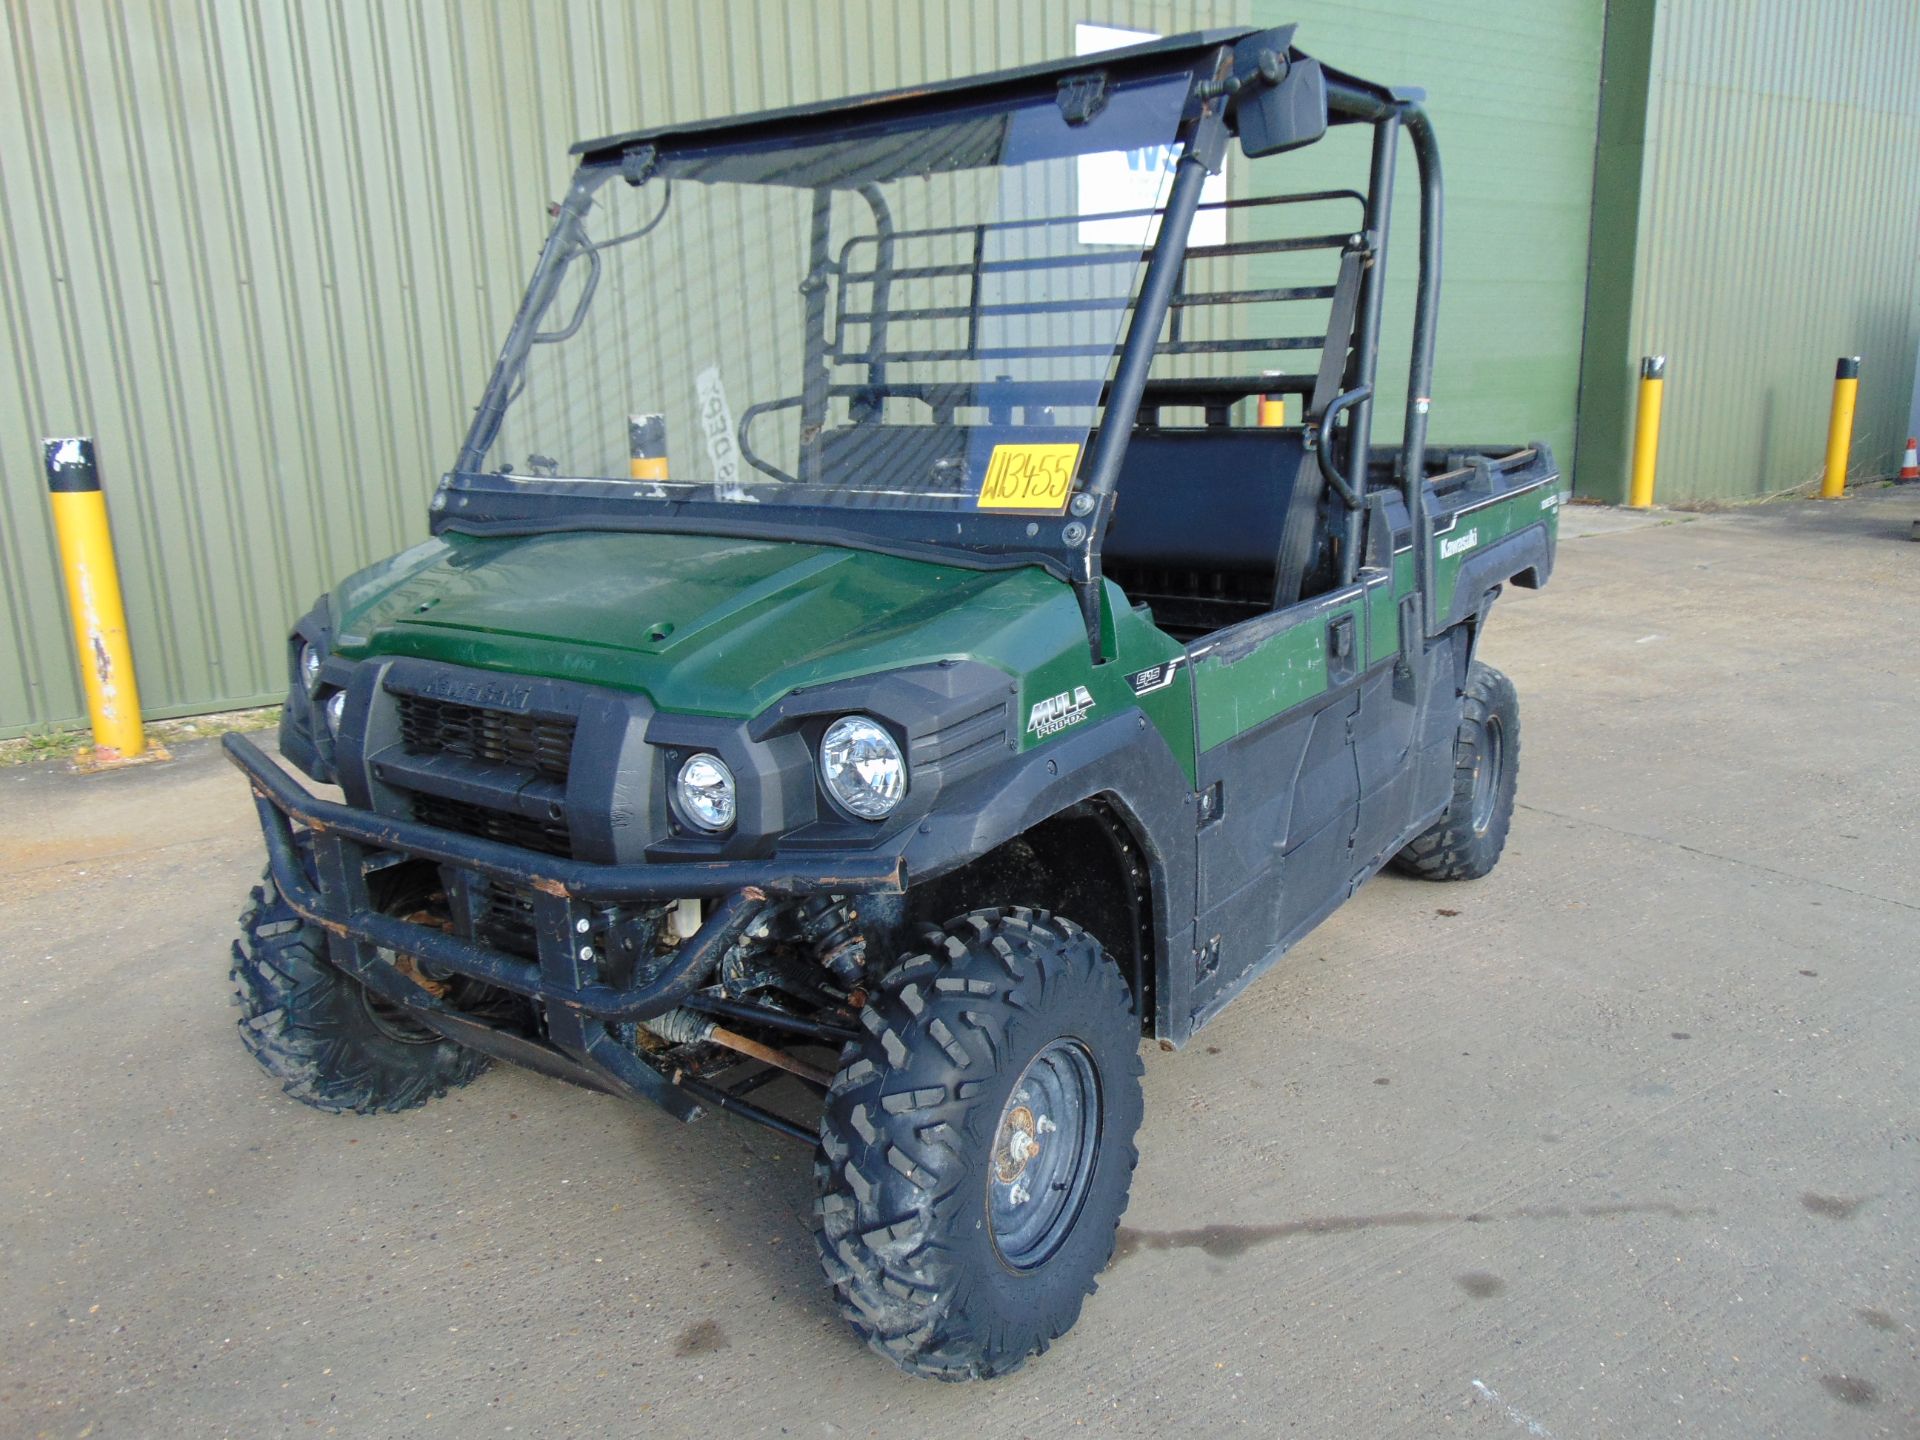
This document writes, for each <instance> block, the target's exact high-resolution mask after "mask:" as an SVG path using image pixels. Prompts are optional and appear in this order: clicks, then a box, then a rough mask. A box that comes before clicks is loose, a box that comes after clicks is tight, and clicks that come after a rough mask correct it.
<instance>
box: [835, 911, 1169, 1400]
mask: <svg viewBox="0 0 1920 1440" xmlns="http://www.w3.org/2000/svg"><path fill="white" fill-rule="evenodd" d="M861 1020H862V1023H863V1025H864V1028H865V1030H866V1033H865V1034H864V1035H862V1036H861V1037H860V1038H859V1039H858V1040H855V1041H852V1042H850V1043H849V1044H848V1046H847V1047H846V1049H845V1051H844V1052H843V1053H842V1055H841V1068H840V1072H839V1074H838V1075H837V1076H835V1078H834V1082H833V1087H832V1089H831V1091H830V1092H829V1093H828V1096H827V1104H826V1112H825V1114H824V1115H823V1116H822V1118H821V1127H820V1152H819V1158H818V1161H817V1163H816V1164H815V1167H814V1173H815V1179H816V1182H817V1189H818V1196H819V1199H818V1204H817V1206H816V1222H817V1230H818V1238H819V1242H820V1256H821V1262H822V1264H823V1266H824V1267H825V1269H826V1272H827V1278H828V1279H829V1280H830V1281H831V1282H832V1284H833V1287H834V1290H835V1291H836V1293H837V1294H838V1296H839V1298H840V1301H841V1309H842V1312H843V1313H844V1314H845V1315H846V1317H847V1319H848V1320H849V1321H850V1322H851V1323H852V1325H853V1327H854V1329H855V1330H857V1331H858V1332H859V1333H860V1334H861V1335H862V1336H863V1337H865V1339H866V1340H867V1343H868V1344H869V1345H871V1346H872V1347H873V1349H875V1350H876V1351H878V1352H879V1353H880V1354H882V1355H885V1356H886V1357H887V1358H888V1359H890V1360H892V1361H893V1362H894V1363H895V1364H897V1365H898V1366H900V1368H901V1369H903V1370H905V1371H907V1372H908V1373H909V1374H912V1375H920V1376H927V1377H931V1378H935V1379H940V1380H970V1379H986V1378H990V1377H993V1376H998V1375H1005V1374H1008V1373H1010V1372H1012V1371H1014V1370H1017V1369H1019V1368H1020V1366H1022V1365H1023V1364H1025V1363H1026V1361H1027V1360H1028V1359H1029V1358H1030V1357H1031V1356H1034V1355H1037V1354H1039V1353H1040V1352H1042V1351H1044V1350H1045V1349H1046V1348H1047V1347H1048V1345H1050V1344H1051V1343H1052V1342H1053V1341H1054V1340H1056V1339H1058V1338H1059V1337H1060V1336H1061V1335H1064V1334H1065V1333H1066V1332H1067V1330H1068V1329H1069V1328H1070V1327H1071V1326H1072V1325H1073V1323H1074V1321H1075V1320H1077V1319H1078V1318H1079V1315H1080V1306H1081V1303H1082V1302H1083V1301H1084V1300H1085V1299H1086V1297H1087V1296H1088V1295H1089V1294H1091V1293H1092V1292H1093V1290H1094V1289H1095V1277H1096V1276H1097V1275H1098V1274H1099V1273H1100V1271H1101V1270H1103V1269H1105V1268H1106V1265H1107V1262H1108V1261H1109V1260H1110V1259H1111V1258H1112V1256H1113V1246H1114V1232H1115V1229H1116V1227H1117V1226H1118V1225H1119V1223H1120V1215H1121V1212H1122V1211H1123V1210H1125V1209H1126V1204H1127V1190H1128V1187H1129V1185H1130V1184H1131V1182H1132V1178H1133V1167H1134V1163H1135V1161H1136V1160H1137V1158H1138V1152H1137V1151H1136V1150H1135V1148H1134V1143H1133V1141H1134V1133H1135V1132H1136V1131H1137V1130H1138V1129H1139V1126H1140V1115H1141V1108H1142V1101H1141V1094H1140V1076H1141V1074H1142V1073H1143V1069H1144V1067H1143V1066H1142V1065H1141V1063H1140V1055H1139V1042H1140V1026H1139V1021H1138V1020H1137V1018H1136V1017H1135V1015H1134V1012H1133V1006H1132V1002H1131V997H1130V996H1129V994H1128V990H1127V985H1126V982H1125V980H1124V979H1123V978H1122V977H1121V974H1120V971H1119V968H1118V967H1117V966H1116V965H1114V963H1113V962H1112V961H1111V960H1110V959H1109V958H1108V957H1107V954H1106V952H1105V951H1104V950H1102V949H1101V947H1100V945H1099V942H1097V941H1096V940H1095V939H1094V938H1093V937H1092V936H1091V935H1089V934H1087V933H1086V931H1084V930H1082V929H1081V928H1080V927H1079V926H1077V925H1075V924H1073V923H1072V922H1071V921H1068V920H1065V919H1061V918H1059V917H1056V916H1052V915H1048V914H1046V913H1045V912H1042V911H1033V910H1023V909H1011V910H977V911H975V912H973V913H972V914H970V915H967V916H964V917H963V918H961V919H960V920H957V921H955V922H953V923H952V924H951V925H949V926H948V927H947V929H946V931H945V933H944V934H940V935H938V936H936V939H935V943H934V944H933V946H932V949H931V953H928V954H920V955H913V956H910V957H909V958H907V959H906V960H904V961H902V962H901V964H900V965H899V966H898V968H896V969H895V970H894V971H892V973H890V974H889V975H888V976H887V977H886V978H885V979H884V980H882V981H881V982H880V984H879V985H878V986H877V987H876V989H875V991H874V993H873V995H872V997H871V998H870V999H869V1000H868V1002H867V1005H866V1008H865V1009H864V1010H863V1011H862V1012H861Z"/></svg>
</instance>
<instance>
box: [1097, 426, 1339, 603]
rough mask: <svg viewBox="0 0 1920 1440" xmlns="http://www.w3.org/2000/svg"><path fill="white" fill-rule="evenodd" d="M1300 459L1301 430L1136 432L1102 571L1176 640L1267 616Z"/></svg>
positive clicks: (1118, 487) (1117, 489)
mask: <svg viewBox="0 0 1920 1440" xmlns="http://www.w3.org/2000/svg"><path fill="white" fill-rule="evenodd" d="M1307 460H1308V456H1307V452H1306V445H1305V441H1304V437H1303V435H1302V432H1301V431H1299V430H1291V429H1272V430H1260V429H1231V430H1229V429H1220V428H1208V429H1204V430H1202V429H1195V430H1140V431H1137V432H1136V433H1135V434H1134V436H1133V438H1132V442H1131V443H1130V444H1129V445H1128V446H1127V453H1126V458H1125V459H1124V460H1123V461H1122V463H1121V466H1120V475H1119V477H1118V480H1117V482H1116V486H1115V497H1116V500H1115V505H1114V512H1113V518H1112V520H1111V521H1109V522H1108V525H1107V537H1106V542H1105V544H1104V545H1103V546H1102V547H1101V552H1100V553H1101V567H1102V569H1103V570H1104V571H1105V573H1106V574H1108V575H1109V576H1111V577H1112V578H1113V580H1114V581H1115V582H1116V583H1117V584H1118V585H1119V586H1120V588H1121V589H1122V590H1124V591H1126V592H1127V595H1128V597H1129V598H1130V599H1132V600H1133V601H1134V602H1136V603H1138V604H1144V605H1146V606H1147V608H1148V609H1149V610H1150V611H1152V613H1153V617H1154V622H1155V623H1156V624H1158V625H1159V626H1160V628H1161V629H1163V630H1166V631H1167V632H1168V633H1169V634H1171V635H1173V636H1175V637H1176V638H1178V639H1192V638H1196V637H1198V636H1200V635H1204V634H1209V633H1211V632H1212V631H1215V630H1219V629H1222V628H1224V627H1225V626H1228V625H1231V624H1234V623H1236V622H1238V621H1240V620H1245V619H1250V618H1251V617H1252V616H1255V615H1259V614H1263V613H1265V612H1266V611H1268V610H1270V609H1272V608H1273V606H1274V602H1275V595H1276V592H1277V591H1278V590H1279V589H1280V588H1281V587H1280V586H1279V585H1278V583H1277V582H1278V581H1279V579H1280V575H1279V559H1280V553H1281V547H1282V544H1283V542H1284V539H1285V533H1286V528H1287V520H1288V514H1289V511H1290V509H1292V508H1293V502H1294V500H1295V492H1296V490H1297V488H1298V487H1299V484H1300V479H1301V468H1302V466H1303V465H1304V464H1305V463H1306V462H1307ZM1296 588H1297V587H1296Z"/></svg>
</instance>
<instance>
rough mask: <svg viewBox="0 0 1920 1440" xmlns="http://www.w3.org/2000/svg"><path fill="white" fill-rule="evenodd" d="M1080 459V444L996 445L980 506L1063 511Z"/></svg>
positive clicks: (979, 502)
mask: <svg viewBox="0 0 1920 1440" xmlns="http://www.w3.org/2000/svg"><path fill="white" fill-rule="evenodd" d="M1079 463H1080V447H1079V446H1078V445H996V446H994V447H993V457H992V458H991V459H990V460H988V461H987V478H986V479H984V480H982V481H981V482H980V498H979V501H978V505H979V508H980V509H982V510H1030V511H1035V512H1038V513H1040V514H1045V515H1059V514H1062V513H1064V512H1065V510H1066V508H1067V492H1068V491H1069V490H1071V489H1072V488H1073V472H1074V467H1075V466H1077V465H1078V464H1079Z"/></svg>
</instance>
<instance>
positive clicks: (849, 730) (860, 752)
mask: <svg viewBox="0 0 1920 1440" xmlns="http://www.w3.org/2000/svg"><path fill="white" fill-rule="evenodd" d="M820 778H821V779H822V780H824V781H825V782H826V786H827V793H828V794H829V795H831V796H833V798H834V799H835V800H837V801H839V802H840V804H841V805H842V806H844V807H845V808H846V809H847V810H849V811H851V812H852V813H853V814H855V815H858V816H859V817H860V818H861V819H862V820H881V819H884V818H886V817H887V816H888V815H891V814H892V813H893V810H894V807H895V806H896V805H898V804H899V803H900V802H901V800H902V799H904V798H905V797H906V793H907V761H906V757H905V756H903V755H901V753H900V747H899V746H898V745H896V744H895V743H894V740H893V736H892V735H890V734H889V733H888V732H887V729H886V727H885V726H884V725H881V724H880V723H879V722H878V721H874V720H869V719H868V718H867V717H866V716H864V715H847V716H843V717H842V718H841V719H838V720H836V721H834V722H833V724H831V725H829V726H828V727H827V733H826V734H825V735H824V736H822V737H821V740H820Z"/></svg>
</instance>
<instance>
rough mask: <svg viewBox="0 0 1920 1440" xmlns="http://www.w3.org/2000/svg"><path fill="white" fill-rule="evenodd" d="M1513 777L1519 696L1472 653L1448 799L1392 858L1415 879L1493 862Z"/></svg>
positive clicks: (1472, 875) (1475, 874)
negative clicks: (1438, 813)
mask: <svg viewBox="0 0 1920 1440" xmlns="http://www.w3.org/2000/svg"><path fill="white" fill-rule="evenodd" d="M1519 776H1520V697H1519V695H1518V694H1516V693H1515V691H1514V688H1513V681H1511V680H1509V679H1508V678H1507V677H1506V676H1505V675H1504V674H1502V673H1501V672H1500V671H1498V670H1496V669H1494V668H1493V666H1491V665H1483V664H1481V663H1480V662H1479V661H1478V660H1476V661H1474V662H1473V665H1472V666H1471V667H1470V668H1469V669H1468V671H1467V690H1466V694H1464V695H1463V696H1461V698H1460V728H1459V730H1458V731H1457V732H1456V733H1455V735H1454V741H1453V799H1452V800H1451V801H1450V802H1449V803H1448V805H1447V809H1446V812H1445V813H1444V814H1443V815H1441V817H1440V818H1439V819H1438V820H1436V821H1434V822H1433V824H1431V825H1429V826H1428V827H1427V828H1426V829H1425V830H1423V831H1422V832H1421V833H1420V834H1419V835H1417V836H1415V837H1414V838H1413V840H1411V841H1410V842H1408V845H1407V847H1406V849H1404V850H1402V851H1401V852H1400V853H1399V854H1398V855H1396V856H1394V858H1393V867H1394V869H1396V870H1399V871H1402V872H1404V873H1405V874H1408V875H1414V876H1418V877H1419V878H1420V879H1422V880H1478V879H1479V878H1480V877H1481V876H1482V875H1485V874H1486V873H1487V872H1488V871H1490V870H1492V869H1493V867H1494V865H1495V864H1497V863H1498V862H1499V859H1500V852H1501V851H1502V850H1503V849H1505V848H1506V844H1507V830H1508V828H1509V827H1510V826H1511V825H1512V824H1513V795H1514V789H1515V786H1516V785H1517V784H1518V781H1519Z"/></svg>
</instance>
